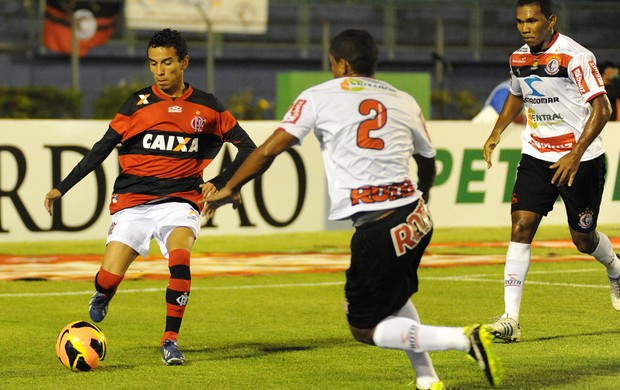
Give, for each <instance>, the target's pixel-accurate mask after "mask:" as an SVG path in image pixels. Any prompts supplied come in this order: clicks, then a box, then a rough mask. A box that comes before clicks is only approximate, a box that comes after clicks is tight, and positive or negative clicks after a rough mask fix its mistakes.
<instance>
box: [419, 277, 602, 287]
mask: <svg viewBox="0 0 620 390" xmlns="http://www.w3.org/2000/svg"><path fill="white" fill-rule="evenodd" d="M420 280H436V281H444V280H445V281H448V280H449V281H457V282H486V283H504V281H503V280H502V279H483V278H476V277H469V276H430V277H425V278H420ZM531 284H533V285H538V286H553V287H580V288H606V289H608V288H609V285H602V284H579V283H556V282H537V281H535V280H526V281H525V283H524V285H531Z"/></svg>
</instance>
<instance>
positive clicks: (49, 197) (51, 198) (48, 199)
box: [43, 188, 62, 215]
mask: <svg viewBox="0 0 620 390" xmlns="http://www.w3.org/2000/svg"><path fill="white" fill-rule="evenodd" d="M61 196H62V194H61V193H60V191H58V190H57V189H56V188H54V189H52V190H51V191H50V192H48V193H47V194H46V195H45V202H44V203H43V205H44V206H45V209H46V210H47V212H48V213H49V215H52V205H53V204H54V202H55V201H56V200H58V199H60V197H61Z"/></svg>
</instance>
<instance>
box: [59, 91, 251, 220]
mask: <svg viewBox="0 0 620 390" xmlns="http://www.w3.org/2000/svg"><path fill="white" fill-rule="evenodd" d="M224 142H229V143H232V144H233V145H234V146H235V147H237V149H238V151H237V155H236V157H235V159H234V160H233V161H232V163H231V164H230V165H229V166H228V167H227V168H226V169H225V170H224V171H223V172H222V173H221V174H219V175H218V176H217V177H215V178H213V179H211V180H209V181H210V182H211V183H213V184H214V185H215V186H216V187H217V188H221V187H222V186H224V184H225V183H226V182H227V181H228V179H229V178H230V177H231V176H232V174H233V173H234V172H235V171H236V170H237V168H238V167H239V166H240V165H241V163H242V162H243V160H245V158H246V157H247V156H248V155H249V154H250V153H251V152H252V150H254V149H255V148H256V145H255V144H254V142H253V141H252V140H251V139H250V137H249V136H248V134H247V133H246V132H245V130H243V128H241V126H239V124H238V123H237V120H236V119H235V118H234V117H233V115H232V114H231V113H230V112H229V111H228V110H226V108H224V106H223V105H222V104H221V103H220V102H219V101H218V100H217V98H216V97H215V96H214V95H212V94H209V93H206V92H203V91H200V90H197V89H194V88H192V87H191V86H189V85H188V84H186V91H185V93H184V94H183V95H182V96H180V97H178V98H174V99H173V98H171V97H168V96H166V95H163V94H162V93H161V92H159V90H158V89H157V88H156V87H155V86H151V87H148V88H144V89H142V90H140V91H137V92H135V93H134V94H133V95H132V96H130V97H129V98H128V99H127V100H126V101H125V103H124V104H123V105H122V106H121V108H120V110H119V112H118V113H117V114H116V116H115V117H114V119H113V120H112V121H111V122H110V126H109V128H108V131H107V132H106V134H105V135H104V136H103V138H102V139H101V140H100V141H98V142H97V143H96V144H95V145H94V146H93V148H92V149H91V150H90V151H89V153H87V155H86V156H84V158H83V159H82V161H80V163H78V165H77V166H76V167H75V168H74V169H73V171H72V172H71V173H69V175H68V176H67V177H66V178H65V179H64V180H63V181H62V182H61V183H60V184H59V185H58V186H57V187H56V188H57V189H58V190H59V191H60V192H61V193H63V194H64V193H66V191H68V190H69V189H70V188H71V187H73V186H74V185H75V184H77V183H78V182H79V181H80V180H81V179H82V178H83V177H85V176H86V175H87V174H88V173H90V172H91V171H92V170H93V169H95V168H96V167H97V166H98V165H100V164H101V163H102V162H103V161H104V160H105V158H106V157H107V156H108V155H109V154H110V153H111V152H112V150H114V148H115V147H116V146H117V145H118V144H119V143H120V148H119V151H118V155H119V157H118V158H119V164H120V167H121V173H120V175H119V176H118V177H117V179H116V181H115V183H114V191H113V194H112V200H111V202H110V213H112V214H114V213H115V212H117V211H119V210H122V209H125V208H128V207H133V206H137V205H141V204H147V203H161V202H166V201H171V200H176V201H185V202H188V203H190V204H191V205H192V206H194V207H195V208H196V209H197V210H200V208H201V206H199V203H198V201H199V200H200V199H201V197H202V195H201V191H200V187H199V186H200V185H201V184H203V183H204V180H203V177H202V175H203V170H204V169H205V167H207V166H208V165H209V163H211V161H212V160H213V159H214V158H215V157H216V156H217V154H218V152H219V151H220V149H221V148H222V145H223V143H224Z"/></svg>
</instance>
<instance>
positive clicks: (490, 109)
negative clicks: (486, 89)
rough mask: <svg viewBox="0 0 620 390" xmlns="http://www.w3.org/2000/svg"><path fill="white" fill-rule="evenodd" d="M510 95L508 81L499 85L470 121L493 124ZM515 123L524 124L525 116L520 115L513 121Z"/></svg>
mask: <svg viewBox="0 0 620 390" xmlns="http://www.w3.org/2000/svg"><path fill="white" fill-rule="evenodd" d="M509 93H510V80H505V81H502V82H501V83H499V84H498V85H497V86H496V87H495V88H493V90H492V91H491V93H490V94H489V97H488V98H487V100H486V101H485V102H484V105H483V106H482V110H480V112H479V113H478V114H477V115H476V116H475V117H473V119H472V121H474V122H478V123H495V121H496V120H497V117H498V116H499V113H500V112H501V111H502V107H503V106H504V102H505V101H506V97H507V96H508V94H509ZM514 122H515V123H519V124H525V115H523V114H521V115H519V116H517V117H516V118H515V120H514Z"/></svg>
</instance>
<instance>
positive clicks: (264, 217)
mask: <svg viewBox="0 0 620 390" xmlns="http://www.w3.org/2000/svg"><path fill="white" fill-rule="evenodd" d="M241 124H242V126H243V127H244V128H245V129H246V130H247V131H248V133H250V135H251V137H252V138H253V139H254V140H255V142H256V143H257V144H260V143H261V142H262V141H263V140H264V139H265V138H266V137H268V136H269V135H270V134H271V133H272V132H273V131H274V129H275V128H277V126H278V122H277V121H260V122H253V121H248V122H242V123H241ZM107 125H108V121H94V120H0V128H1V129H2V139H1V141H0V242H10V241H49V240H77V239H101V238H103V237H105V234H106V232H107V229H108V225H109V220H110V217H109V214H108V202H109V197H110V194H111V191H112V186H113V184H114V179H115V178H116V176H117V175H118V163H117V160H116V152H114V153H113V154H112V155H111V156H110V157H109V158H108V159H107V160H106V161H105V162H104V164H103V166H102V168H101V169H98V170H96V171H95V172H93V173H92V174H90V175H89V176H87V177H86V178H85V179H84V180H82V182H80V183H79V184H78V185H77V186H75V187H74V188H73V189H72V190H71V191H70V192H69V193H68V194H66V195H65V196H64V197H63V198H62V201H61V203H60V208H59V209H57V212H56V213H55V215H54V216H53V217H50V216H49V215H48V214H47V212H46V211H45V209H44V207H43V200H44V197H45V194H46V193H47V191H48V190H49V189H50V188H52V186H53V185H54V184H55V183H56V182H58V181H59V180H60V178H62V177H64V176H65V175H66V174H67V173H68V172H69V171H70V170H71V169H72V168H73V166H74V165H75V164H76V163H77V162H78V161H79V160H80V159H81V157H82V156H83V154H84V153H85V152H86V151H87V150H88V149H89V148H90V147H91V146H92V144H93V143H95V142H96V141H97V140H98V139H99V138H100V137H101V135H102V134H103V133H104V132H105V130H106V129H107ZM490 128H491V125H481V124H473V123H471V122H468V121H429V122H428V129H429V132H430V133H431V137H432V139H433V142H434V144H435V146H436V147H437V149H438V155H437V160H438V177H437V181H436V186H435V187H433V189H432V190H431V204H430V207H431V212H432V214H433V216H434V219H435V222H436V225H437V226H440V227H467V226H507V225H508V224H509V223H510V196H511V189H512V184H513V182H514V178H515V173H516V166H517V163H518V161H519V158H520V138H519V133H520V130H521V127H519V126H513V127H511V128H510V129H508V130H506V132H505V133H504V136H503V139H502V142H501V144H500V146H499V148H498V149H497V150H496V151H495V153H494V155H493V167H492V168H491V169H490V170H487V169H486V163H485V162H484V160H483V158H482V145H483V144H484V142H485V140H486V138H487V136H488V133H489V131H490ZM603 137H604V144H605V147H606V149H607V160H608V167H607V168H608V171H607V184H606V189H605V193H604V198H603V204H602V212H601V216H600V219H599V222H600V223H616V222H617V221H618V217H620V178H619V177H618V165H619V161H620V160H619V153H620V123H611V124H608V125H607V127H606V128H605V130H604V131H603ZM233 153H235V148H234V147H227V148H225V149H223V150H222V152H221V153H220V155H218V157H217V158H216V160H214V161H213V163H212V164H211V165H210V166H209V168H208V169H207V171H206V174H205V178H206V179H208V178H210V177H212V176H214V175H216V174H217V173H218V172H219V170H221V169H222V165H223V162H224V161H226V159H227V158H230V157H231V154H233ZM412 167H413V171H414V172H415V164H412ZM242 196H243V207H241V208H240V209H238V210H233V209H232V208H231V207H229V206H227V207H223V208H221V209H219V210H218V212H217V214H216V217H215V219H214V221H213V224H210V225H205V226H204V227H203V234H205V235H210V234H217V235H222V234H266V233H273V232H309V231H320V230H324V229H328V228H334V226H336V227H348V226H350V224H349V223H342V224H329V223H328V222H327V221H326V215H327V208H328V204H329V200H328V198H327V191H326V185H325V175H324V173H323V163H322V158H321V155H320V150H319V146H318V142H317V141H316V139H315V138H314V136H308V137H307V138H306V139H305V140H304V143H303V145H302V146H300V147H295V148H294V149H293V150H291V151H290V153H287V154H286V155H284V156H281V157H279V158H278V159H276V161H275V162H274V164H273V166H272V167H271V168H270V169H269V170H268V171H267V172H266V173H265V174H264V175H263V177H262V178H261V179H260V180H257V181H254V182H252V183H248V184H247V185H246V186H245V187H244V189H243V190H242ZM565 220H566V217H565V213H564V208H563V206H562V205H561V203H558V206H557V207H556V209H555V210H554V211H553V212H552V213H551V214H550V215H549V216H548V217H547V218H546V219H545V220H544V222H543V223H545V224H554V225H563V224H565Z"/></svg>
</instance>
